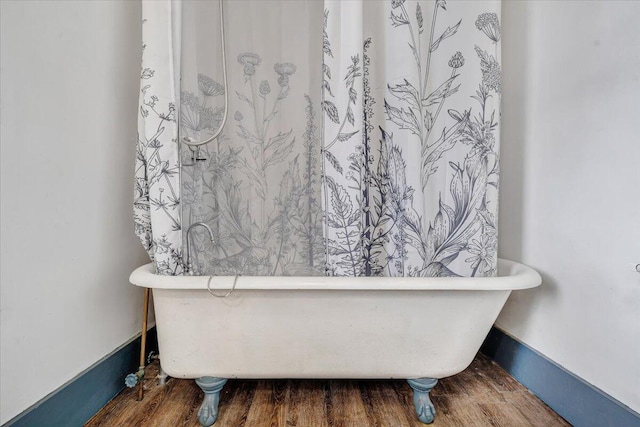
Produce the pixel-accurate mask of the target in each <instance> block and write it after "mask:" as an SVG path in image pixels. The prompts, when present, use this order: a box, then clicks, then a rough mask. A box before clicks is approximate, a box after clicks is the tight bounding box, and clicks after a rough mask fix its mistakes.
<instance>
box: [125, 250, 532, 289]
mask: <svg viewBox="0 0 640 427" xmlns="http://www.w3.org/2000/svg"><path fill="white" fill-rule="evenodd" d="M498 274H499V275H498V276H497V277H331V278H330V279H331V280H327V278H328V277H326V276H240V277H238V281H237V283H236V290H237V291H241V290H335V291H341V290H343V291H348V290H350V291H353V290H361V291H378V290H379V291H383V290H386V291H402V290H408V291H409V290H412V291H415V290H461V291H482V290H486V291H498V290H519V289H529V288H535V287H536V286H539V285H540V284H541V283H542V278H541V277H540V275H539V274H538V272H536V271H535V270H534V269H532V268H531V267H528V266H526V265H524V264H521V263H518V262H515V261H510V260H506V259H503V258H499V259H498ZM234 278H235V276H215V277H214V278H213V280H211V285H210V287H211V289H212V290H220V291H223V290H226V289H229V288H231V286H232V285H233V281H234ZM208 279H209V276H162V275H158V274H155V273H154V267H153V263H149V264H145V265H143V266H141V267H138V268H137V269H135V270H134V271H133V273H131V275H130V276H129V281H130V282H131V284H133V285H136V286H140V287H145V288H152V289H176V290H180V289H182V290H198V289H202V290H206V289H207V281H208Z"/></svg>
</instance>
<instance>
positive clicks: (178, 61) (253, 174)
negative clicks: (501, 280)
mask: <svg viewBox="0 0 640 427" xmlns="http://www.w3.org/2000/svg"><path fill="white" fill-rule="evenodd" d="M143 4H144V6H143V13H144V24H143V38H144V51H143V52H144V53H143V66H142V85H141V88H142V89H141V95H140V121H139V123H140V128H139V129H140V131H139V138H138V156H137V164H136V203H135V204H134V210H135V218H136V231H137V234H138V235H139V236H140V238H141V240H142V242H143V244H145V247H146V248H147V250H148V251H149V254H150V256H151V257H152V258H153V259H154V261H155V263H156V266H157V270H158V272H159V273H161V274H182V272H183V260H182V254H183V248H184V244H183V242H184V241H185V240H186V239H185V237H186V236H185V233H186V231H187V229H188V227H189V226H190V225H191V224H193V223H196V222H204V223H206V224H208V225H209V226H210V227H211V229H212V231H213V234H214V240H213V242H212V241H211V240H210V239H209V237H208V234H207V233H206V230H204V229H203V228H201V227H200V228H194V229H193V230H192V232H191V235H190V237H191V242H192V247H191V256H192V262H193V264H194V266H195V267H196V268H197V273H198V274H207V275H209V274H215V275H236V274H244V275H247V274H250V275H339V276H342V275H348V276H492V275H495V274H496V262H497V256H496V255H497V214H498V178H499V152H498V150H499V131H500V125H499V123H500V96H501V85H500V21H499V20H500V2H499V1H486V0H484V1H454V0H449V1H445V0H437V1H410V0H406V1H405V0H388V1H387V0H384V1H382V0H381V1H365V0H350V1H329V0H325V1H317V0H306V1H282V0H277V1H275V0H274V1H271V0H254V1H248V0H247V1H243V0H240V1H238V0H236V1H233V2H232V1H225V12H224V22H225V27H226V28H225V30H226V44H225V45H226V50H227V61H226V65H227V71H228V75H229V82H228V85H227V88H226V89H225V86H224V84H223V82H222V60H221V54H222V52H221V48H220V35H219V31H220V27H219V18H220V17H219V9H218V2H187V1H183V2H177V1H175V0H174V1H168V0H167V1H151V2H143ZM225 90H226V92H227V93H226V95H227V96H228V97H229V109H228V121H227V124H226V126H225V128H224V130H223V132H222V135H221V136H220V137H219V138H218V139H217V140H215V141H212V142H211V143H209V144H207V145H206V147H203V149H202V150H199V151H196V150H192V149H189V148H188V147H186V146H184V145H182V144H179V143H178V138H179V137H180V138H183V137H190V138H193V139H195V140H202V139H204V138H206V137H208V136H210V135H212V134H213V132H215V131H216V130H217V129H218V128H219V125H220V123H221V122H222V118H223V114H224V111H225V110H224V96H225ZM178 124H179V129H178Z"/></svg>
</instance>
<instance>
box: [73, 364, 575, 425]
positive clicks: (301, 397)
mask: <svg viewBox="0 0 640 427" xmlns="http://www.w3.org/2000/svg"><path fill="white" fill-rule="evenodd" d="M157 372H158V365H157V362H155V363H154V364H153V365H151V366H150V367H149V368H148V370H147V378H146V379H145V396H144V399H143V400H142V401H141V402H137V401H136V395H137V391H136V390H129V389H127V390H125V391H123V392H122V393H120V394H119V395H118V396H117V397H116V398H115V399H114V400H112V401H111V402H109V403H108V404H107V405H106V406H105V407H104V408H103V409H102V410H101V411H100V412H98V413H97V414H96V415H95V416H94V417H93V418H92V419H91V420H89V422H88V423H87V424H86V426H87V427H98V426H127V427H128V426H152V427H177V426H187V427H198V426H199V423H198V417H197V413H198V408H199V406H200V403H201V401H202V396H203V393H202V392H201V391H200V389H199V388H198V386H197V385H196V384H195V382H194V381H192V380H177V379H170V380H169V381H168V382H167V384H166V385H165V386H158V385H157V384H156V380H155V375H156V374H157ZM412 396H413V395H412V390H411V388H410V387H409V385H408V384H407V383H406V381H403V380H269V381H267V380H229V382H228V383H227V384H226V385H225V387H224V389H223V390H222V392H221V394H220V407H219V416H218V421H217V422H216V423H215V424H214V426H215V427H240V426H244V427H280V426H281V427H369V426H371V427H423V426H424V424H422V423H420V422H419V421H418V420H417V419H416V417H415V414H414V412H413V401H412V399H413V397H412ZM431 400H432V401H433V403H434V405H435V407H436V419H435V421H434V423H433V424H431V425H432V426H433V427H442V426H459V427H473V426H478V427H484V426H494V427H501V426H502V427H520V426H523V427H524V426H541V427H542V426H544V427H551V426H569V425H570V424H568V423H567V422H566V421H564V420H563V419H562V418H561V417H560V416H559V415H557V414H556V413H555V412H553V411H552V410H551V409H550V408H549V407H548V406H546V405H545V404H544V403H543V402H542V401H540V400H539V399H538V398H536V397H535V396H534V395H533V394H531V393H530V392H528V391H527V390H526V389H525V388H524V387H523V386H522V385H520V384H519V383H518V382H516V381H515V380H514V379H513V378H512V377H511V376H509V374H508V373H506V372H505V371H504V370H502V369H501V368H500V367H499V366H497V365H496V364H494V363H493V362H491V361H490V360H489V359H488V358H486V357H485V356H483V355H481V354H479V355H478V356H477V357H476V359H475V360H474V361H473V363H472V364H471V366H470V367H469V368H467V369H466V370H465V371H464V372H462V373H460V374H458V375H455V376H453V377H450V378H445V379H443V380H441V381H440V382H438V385H436V387H435V388H434V389H433V391H432V392H431Z"/></svg>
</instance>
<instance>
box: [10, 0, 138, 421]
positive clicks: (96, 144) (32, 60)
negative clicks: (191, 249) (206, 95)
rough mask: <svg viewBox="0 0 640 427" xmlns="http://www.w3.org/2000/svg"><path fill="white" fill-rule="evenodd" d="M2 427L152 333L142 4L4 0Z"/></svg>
mask: <svg viewBox="0 0 640 427" xmlns="http://www.w3.org/2000/svg"><path fill="white" fill-rule="evenodd" d="M0 14H1V16H2V17H1V31H2V33H1V40H2V41H1V43H2V44H1V71H0V72H1V78H2V83H1V91H2V96H1V107H0V108H1V123H2V130H1V135H0V138H1V156H0V157H1V161H2V164H1V174H2V175H1V196H2V202H1V205H2V208H1V215H2V221H1V233H2V242H1V263H2V264H1V285H2V290H1V315H0V316H1V317H0V319H1V328H2V331H1V353H0V357H1V360H0V365H1V371H0V378H1V389H0V392H1V395H0V402H1V406H0V413H1V417H0V424H2V423H4V422H6V421H8V420H9V419H11V418H13V417H14V416H15V415H17V414H19V413H20V412H22V411H23V410H24V409H26V408H27V407H29V406H30V405H32V404H33V403H35V402H36V401H38V400H39V399H41V398H42V397H44V396H45V395H46V394H48V393H49V392H51V391H53V390H55V389H56V388H58V387H59V386H61V385H62V384H64V383H65V382H66V381H68V380H70V379H71V378H73V377H74V376H75V375H77V374H78V373H79V372H81V371H83V370H84V369H86V368H87V367H89V366H91V365H92V364H94V363H95V362H96V361H98V360H99V359H100V358H102V357H103V356H105V355H106V354H108V353H110V352H111V351H113V350H114V349H115V348H117V347H118V346H120V345H121V344H123V343H124V342H126V341H127V340H129V339H130V338H131V337H133V336H134V335H135V334H136V333H137V332H139V330H140V324H139V322H140V311H141V294H142V293H141V291H140V290H139V289H135V288H134V287H132V286H130V285H129V284H128V280H127V279H128V275H129V273H130V272H131V270H132V269H133V268H134V267H136V266H138V265H140V264H143V263H145V262H148V261H147V258H146V255H145V253H144V251H143V250H142V249H141V246H140V245H139V244H138V242H137V240H136V239H135V237H134V234H133V225H132V219H131V217H132V214H131V200H132V197H133V196H132V183H133V178H132V177H133V159H134V154H135V149H134V147H135V145H134V144H135V138H136V117H137V95H138V77H139V70H140V51H141V49H140V46H141V29H140V20H141V10H140V2H137V1H104V2H95V1H94V2H88V1H68V2H63V1H42V2H35V1H21V2H20V1H4V0H3V1H1V2H0Z"/></svg>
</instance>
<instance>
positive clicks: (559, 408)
mask: <svg viewBox="0 0 640 427" xmlns="http://www.w3.org/2000/svg"><path fill="white" fill-rule="evenodd" d="M480 351H482V353H484V354H486V355H487V356H489V357H490V358H491V359H493V360H494V361H495V362H496V363H497V364H498V365H500V366H501V367H502V368H503V369H505V370H506V371H507V372H509V374H511V375H512V376H513V377H514V378H515V379H516V380H517V381H518V382H520V383H521V384H522V385H524V386H525V387H526V388H528V389H529V390H531V391H532V392H533V393H534V394H535V395H536V396H538V397H539V398H540V399H541V400H542V401H543V402H545V403H546V404H547V405H549V407H551V409H553V410H554V411H556V412H557V413H558V414H559V415H560V416H561V417H563V418H564V419H565V420H567V421H568V422H569V423H571V424H572V425H574V426H576V427H588V426H598V427H605V426H611V427H623V426H624V427H640V414H638V413H637V412H635V411H633V410H632V409H631V408H629V407H627V406H625V405H624V404H622V403H620V402H619V401H617V400H616V399H614V398H612V397H611V396H609V395H608V394H606V393H605V392H603V391H602V390H599V389H598V388H596V387H594V386H593V385H591V384H589V383H587V382H586V381H584V380H583V379H582V378H579V377H577V376H576V375H574V374H572V373H571V372H569V371H567V370H566V369H564V368H563V367H562V366H560V365H558V364H556V363H555V362H553V361H552V360H550V359H548V358H547V357H545V356H544V355H542V354H540V353H538V352H537V351H535V350H533V349H532V348H530V347H528V346H527V345H525V344H523V343H521V342H518V341H517V340H515V339H514V338H512V337H510V336H509V335H507V334H506V333H504V332H503V331H501V330H499V329H497V328H495V327H494V328H493V329H491V332H490V333H489V335H488V336H487V339H486V340H485V341H484V343H483V344H482V348H481V350H480Z"/></svg>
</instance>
